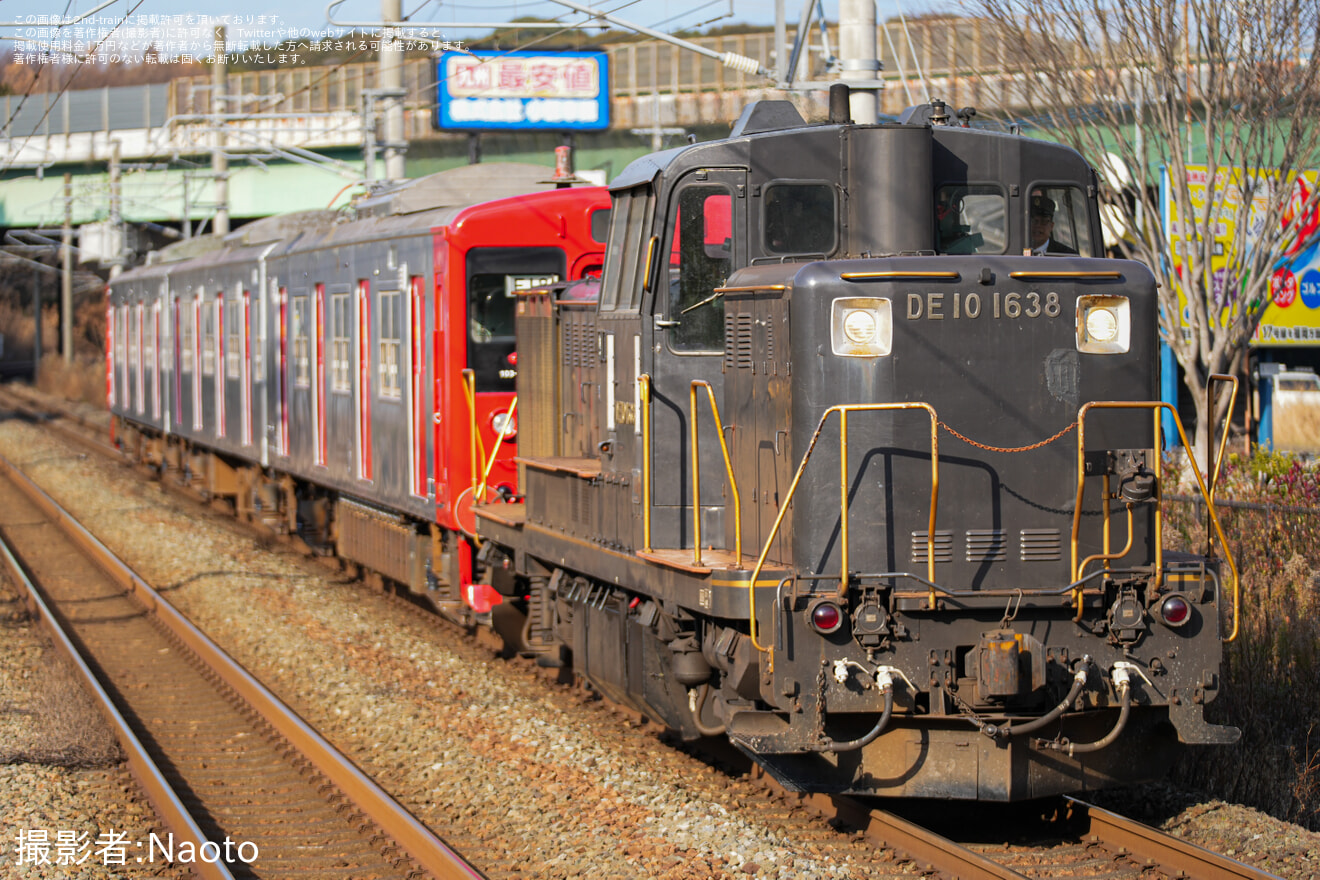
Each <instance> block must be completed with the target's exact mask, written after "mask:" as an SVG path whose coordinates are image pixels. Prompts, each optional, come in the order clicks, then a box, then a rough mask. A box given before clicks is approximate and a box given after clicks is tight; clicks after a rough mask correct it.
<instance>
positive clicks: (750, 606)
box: [747, 403, 940, 663]
mask: <svg viewBox="0 0 1320 880" xmlns="http://www.w3.org/2000/svg"><path fill="white" fill-rule="evenodd" d="M899 409H924V410H925V411H926V412H927V413H929V414H930V520H929V523H928V525H927V529H926V572H927V580H929V581H930V582H931V583H932V585H933V584H934V582H935V513H936V508H937V506H938V502H939V488H940V479H939V472H940V451H939V422H940V420H939V417H938V416H937V415H936V413H935V408H934V407H932V406H931V405H930V404H928V403H856V404H841V405H839V406H832V407H830V408H829V409H827V410H825V412H824V414H822V415H821V417H820V422H819V423H818V424H817V425H816V431H815V433H813V434H812V435H811V442H810V443H808V444H807V451H806V452H805V453H804V454H803V456H802V462H801V463H800V464H799V465H798V469H797V472H796V473H794V474H793V482H792V483H790V484H789V486H788V493H787V494H786V495H785V496H784V502H783V504H781V505H780V506H779V513H778V515H777V516H776V517H775V522H774V525H772V526H771V527H770V534H769V536H768V537H767V538H766V541H765V546H764V547H763V548H761V555H760V556H758V557H757V559H756V567H755V568H754V569H752V576H751V579H749V580H748V581H747V616H748V618H749V623H750V630H751V637H752V647H754V648H756V650H758V651H763V652H767V653H770V652H772V651H773V648H774V646H773V645H771V646H770V647H766V646H764V645H762V644H761V642H760V640H759V638H758V630H759V627H758V626H757V623H756V579H757V578H758V577H759V576H760V574H761V569H762V568H764V567H765V560H766V557H767V556H769V555H770V547H771V546H772V545H773V544H774V542H775V537H776V536H777V535H778V534H779V527H780V525H782V524H783V522H784V515H785V514H786V513H787V512H788V506H789V503H790V502H791V501H792V500H793V494H794V493H795V492H797V487H798V483H799V482H800V481H801V480H802V474H803V472H804V471H805V470H806V468H807V461H808V460H810V458H811V453H812V451H813V450H814V449H815V448H816V441H818V440H819V439H820V435H821V432H822V431H823V430H824V429H825V423H826V422H827V421H828V420H829V417H830V414H831V413H835V412H837V413H839V444H840V446H839V453H840V454H839V459H840V465H839V466H840V482H841V484H842V485H841V486H840V496H841V502H840V511H839V512H840V516H841V527H842V530H841V532H840V538H841V542H842V547H841V554H842V558H841V561H840V563H841V566H842V569H841V572H840V578H839V593H840V595H846V591H847V589H848V420H847V413H848V412H868V411H877V410H899ZM930 607H931V608H932V609H933V608H934V607H935V588H934V586H932V587H931V590H930ZM771 662H772V663H773V657H772V660H771Z"/></svg>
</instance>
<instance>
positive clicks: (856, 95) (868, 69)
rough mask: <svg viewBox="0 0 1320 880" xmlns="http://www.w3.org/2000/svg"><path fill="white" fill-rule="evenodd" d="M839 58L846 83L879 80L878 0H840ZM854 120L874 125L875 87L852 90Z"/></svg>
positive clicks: (876, 115) (876, 109)
mask: <svg viewBox="0 0 1320 880" xmlns="http://www.w3.org/2000/svg"><path fill="white" fill-rule="evenodd" d="M839 60H840V61H841V62H842V66H843V79H844V80H845V81H847V82H850V83H851V82H856V81H860V80H872V81H874V80H877V79H879V77H880V59H879V58H878V57H877V55H876V51H875V0H839ZM848 108H849V112H850V113H851V115H852V119H853V122H856V123H857V124H859V125H873V124H875V122H876V121H877V120H878V119H879V114H880V101H879V96H878V95H877V94H876V90H875V89H874V88H856V87H854V88H853V89H852V94H851V97H850V98H849V99H848Z"/></svg>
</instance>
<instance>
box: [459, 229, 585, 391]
mask: <svg viewBox="0 0 1320 880" xmlns="http://www.w3.org/2000/svg"><path fill="white" fill-rule="evenodd" d="M564 263H565V261H564V252H563V251H562V250H560V249H559V248H551V247H543V248H473V249H472V250H470V251H468V254H467V289H468V296H467V302H468V345H467V350H468V366H469V367H471V368H472V370H473V371H474V372H475V373H476V377H477V389H478V390H479V391H513V390H514V380H515V379H516V377H517V370H516V369H515V368H514V365H513V364H511V363H510V362H509V355H510V354H512V353H513V350H514V342H513V315H514V303H515V301H516V298H517V295H518V292H519V291H521V290H531V289H533V288H536V287H544V286H546V285H547V284H553V283H554V282H556V281H559V280H561V279H563V277H564V273H565V271H566V267H565V264H564Z"/></svg>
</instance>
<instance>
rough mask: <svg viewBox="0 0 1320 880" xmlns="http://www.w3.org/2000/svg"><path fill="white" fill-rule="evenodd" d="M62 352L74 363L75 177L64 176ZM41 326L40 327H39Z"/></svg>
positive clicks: (61, 274)
mask: <svg viewBox="0 0 1320 880" xmlns="http://www.w3.org/2000/svg"><path fill="white" fill-rule="evenodd" d="M60 263H61V270H62V271H61V272H60V350H61V351H62V352H63V354H64V362H65V363H66V364H71V363H73V175H72V174H69V173H68V172H65V174H64V231H63V233H62V235H61V236H60ZM39 326H40V325H38V327H39Z"/></svg>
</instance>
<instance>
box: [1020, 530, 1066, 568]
mask: <svg viewBox="0 0 1320 880" xmlns="http://www.w3.org/2000/svg"><path fill="white" fill-rule="evenodd" d="M1062 546H1063V542H1062V539H1061V537H1060V535H1059V530H1058V529H1023V530H1022V531H1021V532H1020V533H1019V548H1020V551H1019V552H1020V557H1019V558H1021V560H1022V561H1023V562H1058V561H1059V560H1060V559H1061V558H1062V556H1061V553H1062Z"/></svg>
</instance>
